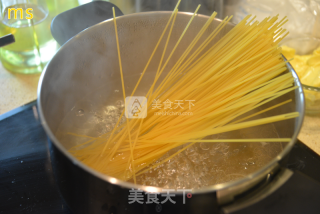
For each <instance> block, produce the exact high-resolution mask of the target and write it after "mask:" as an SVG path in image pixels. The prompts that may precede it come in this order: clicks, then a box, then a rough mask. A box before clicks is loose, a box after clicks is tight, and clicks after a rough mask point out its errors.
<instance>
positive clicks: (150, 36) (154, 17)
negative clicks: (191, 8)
mask: <svg viewBox="0 0 320 214" xmlns="http://www.w3.org/2000/svg"><path fill="white" fill-rule="evenodd" d="M170 14H171V13H169V12H148V13H138V14H132V15H126V16H123V17H119V18H118V19H117V23H118V32H119V42H120V48H121V57H122V65H123V72H124V77H125V79H124V82H125V87H126V88H125V90H126V94H127V96H129V94H131V92H132V90H133V88H134V86H135V84H136V82H137V80H138V78H139V77H140V74H141V72H142V70H143V68H144V66H145V64H146V63H147V60H148V59H149V57H150V54H151V53H152V51H153V49H154V47H155V45H156V43H157V41H158V39H159V36H160V35H161V33H162V30H163V28H164V27H165V25H166V23H167V20H168V19H169V16H170ZM207 18H208V17H207V16H202V15H198V16H196V17H195V19H194V21H193V22H192V24H191V26H190V28H189V30H188V31H187V33H186V35H185V37H184V38H183V40H182V41H181V44H180V45H179V46H178V48H177V50H176V52H175V54H174V55H173V57H172V60H171V61H170V62H169V64H168V66H167V67H166V70H165V72H167V71H168V70H169V69H170V68H171V67H172V66H173V65H174V62H175V60H177V59H178V58H179V56H180V55H181V54H182V53H183V51H184V50H185V49H186V47H187V45H188V44H189V43H190V42H191V41H192V39H193V38H194V37H195V35H196V33H197V32H198V31H199V30H200V28H201V26H202V25H203V24H204V23H205V21H206V20H207ZM189 19H190V14H189V13H179V14H178V16H177V19H176V24H175V27H174V28H173V33H172V36H171V40H170V42H169V46H168V51H167V53H170V50H171V49H172V47H173V46H174V44H175V42H176V41H177V40H178V38H179V36H180V34H181V32H182V31H183V29H184V27H185V26H186V24H187V22H188V21H189ZM219 23H220V20H214V21H213V23H212V25H211V26H210V27H209V29H208V30H207V31H206V32H205V34H206V35H209V33H210V32H211V31H212V30H213V29H215V27H216V26H217V25H218V24H219ZM232 27H233V24H228V25H227V26H226V27H225V28H224V29H223V30H222V31H221V32H220V34H219V35H218V36H217V37H216V40H215V41H217V39H219V38H221V36H223V35H224V34H226V33H227V32H228V31H229V30H230V29H231V28H232ZM215 41H213V43H214V42H215ZM163 47H164V41H163V42H162V43H161V44H160V46H159V49H158V51H157V52H156V54H155V56H154V58H153V60H152V61H151V64H150V66H149V68H148V70H147V73H146V76H145V77H144V78H143V79H142V82H141V84H140V86H139V88H138V90H137V93H136V95H137V96H139V95H141V96H143V95H145V93H146V91H147V90H148V89H149V87H150V86H151V84H152V82H153V78H154V76H155V71H156V69H157V66H158V62H159V59H160V57H161V53H162V50H163ZM166 57H167V55H166V56H165V58H166ZM288 72H293V75H294V76H295V78H296V81H295V84H297V85H300V82H299V80H298V79H297V76H296V75H295V73H294V71H293V70H292V68H290V67H289V70H288ZM38 97H39V100H38V102H39V111H40V115H41V118H42V122H43V125H44V128H45V130H46V132H47V134H48V135H49V137H50V138H51V139H52V140H53V142H54V144H55V145H56V146H57V147H58V148H59V149H60V150H61V151H62V152H63V153H64V154H65V155H66V156H68V157H69V158H70V160H72V161H73V162H74V163H76V164H78V165H79V166H80V167H82V168H83V169H84V170H86V171H88V172H89V173H92V174H94V175H95V176H97V177H99V178H101V179H104V180H106V181H112V179H113V181H116V182H115V183H117V184H119V185H124V186H126V187H130V188H131V187H139V186H138V185H134V184H132V183H130V182H123V181H119V180H117V179H114V178H111V177H109V176H106V175H103V174H101V173H99V172H96V171H94V170H92V169H90V168H89V167H87V166H85V165H83V164H82V163H81V162H79V161H78V160H76V159H75V158H74V157H72V156H71V155H70V154H69V153H68V151H67V150H68V149H69V148H71V147H72V146H75V145H77V144H79V143H81V142H84V141H86V140H87V139H85V138H81V137H75V136H72V135H68V134H67V133H68V132H72V133H76V134H79V135H88V136H92V137H96V136H99V135H100V134H102V133H104V132H106V131H108V129H109V128H110V126H112V123H114V120H113V119H114V115H113V114H114V111H118V108H120V106H121V105H123V103H121V100H122V88H121V80H120V73H119V64H118V56H117V49H116V41H115V33H114V25H113V22H112V21H111V20H107V21H105V22H102V23H100V24H98V25H95V26H93V27H90V28H89V29H87V30H84V31H83V32H81V33H80V34H78V35H77V36H75V37H74V38H72V39H71V40H70V41H68V42H67V43H66V44H65V45H64V46H62V47H61V49H60V50H59V51H58V53H57V54H56V55H55V57H54V58H53V59H52V60H51V62H50V63H49V64H48V66H47V67H46V69H45V71H44V72H43V74H42V77H41V81H40V85H39V96H38ZM287 99H292V100H293V102H291V103H287V104H286V105H283V106H281V107H279V108H276V109H274V110H271V111H268V112H266V113H264V114H262V115H259V116H257V118H260V117H266V116H271V115H276V114H283V113H288V112H293V111H299V112H300V113H301V116H300V117H299V118H296V119H290V120H286V121H281V122H277V123H272V124H266V125H262V126H257V127H254V128H248V129H243V130H239V131H233V132H228V133H223V134H220V135H219V136H213V137H216V138H221V139H222V138H284V137H285V138H288V137H289V138H292V141H291V142H290V143H280V142H278V143H265V142H261V143H241V144H232V143H221V144H219V145H218V146H217V145H209V147H210V148H208V145H200V144H199V145H197V146H196V147H195V148H194V149H195V152H196V153H197V154H195V153H194V154H195V156H196V157H192V155H194V154H192V151H191V153H189V154H185V155H187V156H186V157H184V158H187V159H188V161H189V162H190V164H191V165H192V166H191V168H189V169H188V170H189V171H192V170H193V171H194V172H193V173H194V176H195V175H199V176H198V177H201V173H203V172H204V171H207V170H208V171H209V173H207V172H205V173H206V174H205V175H204V176H202V177H203V178H202V177H201V178H202V180H200V184H199V182H198V181H197V182H193V183H191V184H189V185H191V186H187V187H188V188H190V187H191V188H194V189H201V190H206V189H208V190H213V189H219V188H226V187H229V186H232V185H235V184H239V183H241V182H246V181H248V180H249V178H252V177H255V176H258V175H261V174H262V173H265V170H266V169H268V168H270V167H271V166H273V165H275V164H276V163H277V162H278V161H279V160H280V159H281V158H282V157H283V156H284V155H285V154H286V153H288V151H289V150H290V148H291V147H292V146H293V144H294V141H295V139H296V137H297V134H298V132H299V130H300V127H301V124H302V118H303V114H304V100H303V94H302V90H301V88H300V87H299V88H298V89H296V90H295V91H293V92H291V93H289V94H286V95H284V96H282V97H279V98H278V99H276V100H274V101H273V102H270V103H268V104H266V105H265V106H263V108H264V107H268V106H272V105H275V104H276V103H279V102H281V101H284V100H287ZM259 110H261V109H257V110H255V111H259ZM251 113H252V112H251ZM217 147H218V148H217ZM206 153H208V154H206ZM188 155H190V157H189V156H188ZM205 155H207V156H209V159H208V158H207V159H205V160H200V161H199V160H197V159H200V157H201V156H205ZM206 160H207V161H206ZM209 160H210V161H209ZM190 164H189V165H190ZM166 167H172V166H166ZM175 167H176V168H182V167H183V165H182V164H181V163H179V161H178V163H177V164H176V165H175ZM189 167H190V166H189ZM148 176H149V177H150V176H151V180H152V178H153V177H152V176H153V174H152V173H150V175H148ZM148 176H146V177H143V178H141V179H140V180H139V181H141V183H139V184H140V185H143V186H157V187H176V188H177V185H181V183H180V184H177V183H175V181H173V183H172V182H171V183H170V182H169V184H170V185H171V186H170V185H169V184H168V183H166V184H163V183H162V184H159V185H157V184H156V183H150V182H144V181H143V179H146V178H147V177H148ZM156 176H157V175H155V177H156ZM169 176H170V174H169ZM172 176H173V175H171V177H172ZM110 179H111V180H110ZM148 179H149V180H150V178H148ZM201 182H203V183H202V184H203V185H201ZM221 183H224V185H221ZM216 184H220V185H216ZM166 185H167V186H166ZM192 185H193V186H192ZM140 187H141V186H140Z"/></svg>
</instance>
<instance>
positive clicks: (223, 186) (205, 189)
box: [37, 11, 305, 194]
mask: <svg viewBox="0 0 320 214" xmlns="http://www.w3.org/2000/svg"><path fill="white" fill-rule="evenodd" d="M154 13H157V14H164V15H166V14H171V13H172V12H171V11H157V12H141V13H134V14H128V15H124V16H119V17H117V19H126V18H130V17H133V16H150V15H154ZM178 14H179V15H187V16H192V15H193V13H189V12H178ZM197 16H199V17H205V18H209V17H208V16H206V15H201V14H198V15H197ZM112 20H113V19H112V18H111V19H108V20H105V21H103V22H100V23H98V24H96V25H94V26H91V27H89V28H86V29H85V30H83V31H81V32H80V33H79V34H77V35H75V36H74V37H72V38H71V39H69V40H68V41H67V42H66V43H65V44H64V45H63V46H62V47H61V48H60V49H59V50H58V51H57V52H56V55H57V54H59V52H60V51H61V50H63V49H66V48H68V43H69V41H70V40H72V39H74V38H75V37H78V36H79V35H81V34H82V33H84V32H87V31H89V30H90V29H91V28H95V27H100V26H101V25H103V24H105V23H107V22H112ZM215 20H217V21H220V22H221V21H222V20H221V19H215ZM228 24H231V25H234V26H235V24H233V23H231V22H229V23H228ZM53 58H54V57H53ZM53 58H52V59H53ZM52 59H51V60H50V61H49V63H48V64H47V65H46V66H45V68H44V70H43V72H42V74H41V76H40V79H39V84H38V91H37V95H38V100H37V105H38V111H39V115H40V119H41V124H42V126H43V128H44V130H45V132H46V134H47V135H48V137H49V138H50V140H51V141H52V142H53V144H54V145H55V146H56V147H57V148H58V149H59V150H60V152H62V153H63V154H64V155H65V156H67V157H68V159H69V160H70V161H71V162H72V163H73V164H74V165H76V166H79V167H80V168H82V169H83V170H85V171H86V172H87V173H89V174H91V175H94V176H95V177H97V178H99V179H101V180H104V181H107V182H109V183H111V184H115V185H117V186H119V187H124V188H128V189H132V188H133V189H140V190H143V191H145V192H163V191H164V190H165V188H161V187H153V186H144V185H137V184H133V183H131V182H127V181H123V180H120V179H117V178H114V177H111V176H108V175H105V174H103V173H101V172H98V171H96V170H94V169H92V168H90V167H89V166H87V165H85V164H83V163H82V162H81V161H79V160H78V159H76V158H75V157H73V156H72V155H71V154H70V153H69V152H68V151H67V150H66V149H65V148H64V147H63V146H62V144H61V143H60V142H59V140H58V139H57V138H56V137H55V135H54V134H53V133H52V131H51V130H50V128H49V126H48V125H47V120H46V118H45V117H44V113H43V110H42V104H41V89H42V84H43V80H44V78H45V74H46V72H47V68H48V66H49V65H50V63H51V61H52ZM284 59H285V58H284ZM286 64H287V68H288V70H289V72H292V75H293V77H294V80H295V84H296V85H298V86H299V88H297V89H296V90H298V93H299V94H298V96H300V99H301V102H302V103H303V104H302V105H301V112H300V116H299V118H298V122H297V126H296V130H295V132H294V134H293V136H292V138H291V141H290V142H289V143H288V145H287V146H286V147H285V148H284V149H283V150H282V152H281V153H280V154H278V155H277V156H276V157H275V158H273V159H272V161H270V162H269V163H268V164H266V165H265V166H264V167H261V168H260V169H259V170H257V171H255V172H253V173H251V174H249V175H247V176H246V177H244V178H241V179H238V180H235V181H230V182H225V183H221V184H215V185H211V186H207V187H203V188H199V189H192V190H187V191H191V192H192V193H193V194H202V193H212V192H216V191H219V190H225V189H233V188H235V187H237V186H240V185H241V184H245V183H248V182H250V180H252V179H253V178H256V177H259V176H261V175H263V174H265V175H267V174H268V173H269V172H270V169H271V168H273V167H274V166H275V165H277V163H278V162H279V161H280V160H281V159H282V158H283V157H284V156H286V155H287V154H288V153H289V151H290V150H291V148H292V147H293V145H294V144H295V141H296V139H297V136H298V134H299V132H300V129H301V127H302V123H303V118H304V114H305V105H304V103H305V98H304V94H303V90H302V84H301V82H300V80H299V78H298V75H297V74H296V72H295V71H294V69H293V68H292V66H291V65H290V64H289V63H286ZM172 193H175V194H181V191H172Z"/></svg>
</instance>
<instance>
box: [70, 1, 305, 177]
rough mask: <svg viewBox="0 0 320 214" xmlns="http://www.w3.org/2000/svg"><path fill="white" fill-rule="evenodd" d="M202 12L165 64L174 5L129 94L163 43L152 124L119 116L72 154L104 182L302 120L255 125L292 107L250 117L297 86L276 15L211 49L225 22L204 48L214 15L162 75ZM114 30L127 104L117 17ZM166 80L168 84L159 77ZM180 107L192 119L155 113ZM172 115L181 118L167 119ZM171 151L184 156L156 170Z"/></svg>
mask: <svg viewBox="0 0 320 214" xmlns="http://www.w3.org/2000/svg"><path fill="white" fill-rule="evenodd" d="M178 4H179V3H178ZM198 9H199V7H198V8H197V10H196V11H195V13H194V14H193V16H192V17H191V19H190V21H189V23H188V24H187V25H186V27H185V29H184V31H183V32H182V34H181V37H180V38H179V39H178V41H177V43H176V44H175V46H174V47H173V48H172V50H171V52H168V53H167V55H168V57H167V58H165V57H164V56H165V54H166V51H167V46H168V44H169V41H170V36H171V33H172V31H173V29H174V24H175V20H176V16H177V12H178V9H177V6H176V8H175V9H174V11H173V13H172V15H171V17H170V18H169V20H168V22H167V25H166V26H165V28H164V30H163V33H162V34H161V35H160V38H159V41H158V43H157V45H156V46H155V48H154V51H153V53H152V54H151V56H150V59H149V61H148V63H147V65H146V66H145V69H144V70H143V71H142V75H141V77H140V79H139V81H138V82H137V84H136V87H135V89H134V91H133V93H132V94H131V96H133V95H134V93H135V91H136V89H137V87H138V85H139V83H140V81H141V78H143V75H144V74H145V72H146V70H147V67H148V66H149V63H150V61H151V59H152V57H153V55H154V54H155V52H156V50H157V48H158V46H159V44H160V42H161V41H165V47H164V49H163V53H162V56H161V59H160V61H159V66H158V69H157V72H156V75H155V78H154V82H153V84H152V86H151V87H150V89H149V91H148V93H147V94H146V97H147V98H148V101H147V103H145V106H146V108H147V109H148V115H147V117H146V118H144V119H128V118H127V119H126V122H125V123H123V124H122V125H120V124H119V123H120V120H121V118H122V117H123V116H124V112H122V115H121V116H120V118H119V121H118V123H117V124H116V126H115V127H114V129H113V130H112V131H111V132H109V133H106V134H103V135H101V136H100V137H97V138H93V137H90V140H88V141H87V142H85V143H83V144H81V145H78V146H75V147H73V148H71V149H70V150H69V151H70V152H71V153H72V154H73V155H74V156H75V157H77V158H78V159H79V160H81V161H82V162H83V163H84V164H86V165H88V166H90V167H92V168H94V169H95V170H97V171H100V172H102V173H104V174H106V175H109V176H113V177H116V178H119V179H122V180H129V179H133V180H134V181H135V178H136V176H138V175H140V174H142V173H144V172H145V171H148V170H150V169H151V168H155V167H157V166H158V165H160V164H162V163H163V162H165V161H167V160H169V159H170V158H172V157H174V156H175V155H177V154H179V153H180V152H182V151H183V150H185V149H187V148H188V147H190V146H192V145H193V144H195V143H197V142H211V143H215V142H221V140H214V139H205V138H206V137H207V136H210V135H214V134H219V133H223V132H229V131H233V130H239V129H244V128H249V127H253V126H258V125H262V124H267V123H272V122H276V121H281V120H287V119H290V118H295V117H298V116H299V113H298V112H292V113H287V114H283V115H276V116H272V117H267V118H262V119H254V120H253V119H252V117H254V116H256V115H258V114H261V113H263V112H265V111H268V110H271V109H273V108H276V107H278V106H281V105H284V104H286V103H288V102H290V101H291V100H287V101H285V102H282V103H279V104H277V105H275V106H272V107H269V108H267V109H264V110H262V111H260V112H257V113H255V114H252V115H249V116H247V115H248V114H247V113H248V112H250V111H251V110H253V109H257V108H259V107H260V106H263V105H264V104H266V103H268V102H270V101H272V100H274V99H276V98H278V97H280V96H282V95H284V94H286V93H288V92H290V91H292V90H294V89H295V88H296V87H294V86H293V76H292V74H291V73H286V72H285V71H286V62H284V61H283V59H282V57H281V50H280V48H279V47H278V43H279V42H280V41H281V40H282V39H283V38H284V37H285V36H286V35H287V32H286V30H285V29H282V28H281V27H282V26H283V25H284V24H285V23H286V21H287V20H286V18H284V19H282V20H280V21H278V17H277V16H275V17H268V18H266V19H264V20H263V21H261V22H258V21H255V18H251V16H247V17H246V18H245V19H244V20H242V21H241V22H240V23H239V24H238V25H236V26H235V27H234V28H233V29H231V30H230V31H229V32H228V33H227V34H226V35H225V36H223V37H222V38H221V39H220V40H219V41H217V42H216V43H215V44H214V45H212V46H209V44H211V43H210V42H211V41H212V40H213V39H214V38H215V37H216V36H217V35H218V34H219V32H220V31H221V30H222V29H223V28H224V27H225V26H226V24H227V23H228V22H229V21H230V19H231V17H226V18H225V19H224V20H223V21H221V23H220V24H219V25H218V26H217V27H216V29H214V30H213V31H212V33H211V34H210V35H209V36H208V37H207V38H205V39H204V41H203V42H199V41H202V40H200V38H202V36H203V35H204V32H205V31H206V30H207V28H208V27H209V26H210V24H211V23H212V21H213V20H214V18H215V16H216V13H213V14H212V16H210V18H209V19H208V20H207V22H206V23H205V24H204V25H203V27H202V28H201V30H200V31H199V32H198V34H197V35H196V36H195V38H194V39H193V41H192V42H191V43H190V44H189V46H188V47H187V48H186V50H185V52H184V53H183V54H182V55H181V57H180V58H179V59H178V60H177V61H176V62H175V65H174V66H173V67H172V68H171V70H170V71H169V72H168V73H166V74H164V73H163V71H164V70H165V68H166V66H167V64H168V62H169V60H170V59H171V56H172V55H173V54H174V52H175V50H176V48H177V47H178V45H179V43H180V41H181V40H182V38H183V36H184V35H185V33H186V32H187V30H188V27H189V26H190V24H191V23H192V21H193V19H194V17H195V14H196V13H197V11H198ZM114 25H115V33H116V40H117V47H118V57H119V65H120V74H121V81H122V88H123V98H124V99H125V97H126V93H125V87H124V86H125V82H124V80H123V74H122V65H121V64H122V62H121V53H120V49H119V41H118V34H117V25H116V18H115V17H114ZM166 32H167V34H166ZM164 35H167V37H165V36H164ZM120 42H121V41H120ZM199 43H200V44H199ZM191 51H192V52H191ZM161 76H162V77H163V76H164V78H160V77H161ZM160 79H161V81H160ZM156 85H157V87H156ZM175 100H184V101H186V100H189V105H190V106H191V107H192V116H181V114H184V113H186V112H188V111H189V110H190V109H189V108H188V107H184V108H182V107H180V108H178V107H177V108H174V107H173V106H167V108H166V109H164V108H162V109H159V108H157V102H158V101H162V102H164V101H175ZM192 102H194V103H195V104H193V103H192ZM178 104H179V102H178ZM168 112H169V113H170V112H176V113H175V114H172V115H171V116H163V115H165V114H168ZM177 112H178V114H177ZM155 113H157V114H155ZM244 115H246V116H245V117H244ZM224 141H225V142H261V141H265V142H280V141H282V142H289V141H290V139H288V138H283V139H281V138H279V139H226V140H224ZM174 148H179V149H178V150H177V151H176V152H175V153H174V154H172V155H171V156H170V157H168V158H166V159H164V160H162V161H161V162H160V163H157V164H154V163H155V162H156V161H157V160H158V159H159V158H161V157H162V156H163V155H164V154H166V153H167V152H168V151H170V150H172V149H174Z"/></svg>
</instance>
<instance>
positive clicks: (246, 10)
mask: <svg viewBox="0 0 320 214" xmlns="http://www.w3.org/2000/svg"><path fill="white" fill-rule="evenodd" d="M319 5H320V0H241V1H239V2H238V4H236V5H234V8H233V10H234V11H233V14H234V18H233V22H234V23H239V22H240V21H241V20H242V19H243V18H244V17H245V16H246V15H248V14H253V15H256V16H257V20H259V21H261V20H262V19H264V18H266V17H268V16H274V15H277V14H279V17H280V18H283V17H284V16H287V17H288V19H289V22H288V23H286V24H285V25H284V28H286V29H287V30H288V31H289V32H290V34H289V35H288V37H287V38H294V37H302V36H307V35H308V36H310V35H312V34H313V31H314V27H315V26H314V25H315V20H316V17H317V14H318V17H319V7H320V6H319ZM318 31H320V29H318Z"/></svg>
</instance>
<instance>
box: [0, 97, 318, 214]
mask: <svg viewBox="0 0 320 214" xmlns="http://www.w3.org/2000/svg"><path fill="white" fill-rule="evenodd" d="M34 105H35V103H31V104H29V105H26V106H24V107H21V108H20V109H18V110H14V111H12V112H10V113H7V114H6V115H1V116H0V214H6V213H8V214H12V213H13V214H15V213H33V214H37V213H40V214H47V213H54V214H60V213H61V214H66V213H72V212H71V211H70V210H69V208H68V206H67V204H66V203H65V202H64V201H63V199H62V198H61V197H60V194H59V191H58V189H57V187H56V184H55V181H54V176H53V172H52V168H51V162H50V157H49V151H48V146H47V136H46V134H45V132H44V130H43V129H42V127H41V124H40V122H39V121H38V120H37V119H36V117H35V114H34V112H36V111H35V110H34V108H33V106H34ZM287 167H288V168H289V169H292V170H295V171H300V172H302V173H304V174H306V175H307V176H309V177H311V178H313V179H314V180H317V181H319V182H320V156H318V155H317V154H316V153H315V152H313V151H312V150H311V149H309V148H308V147H307V146H306V145H304V144H303V143H301V142H300V141H298V142H297V143H296V144H295V146H294V148H293V149H292V151H291V152H290V158H289V162H288V164H287Z"/></svg>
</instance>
